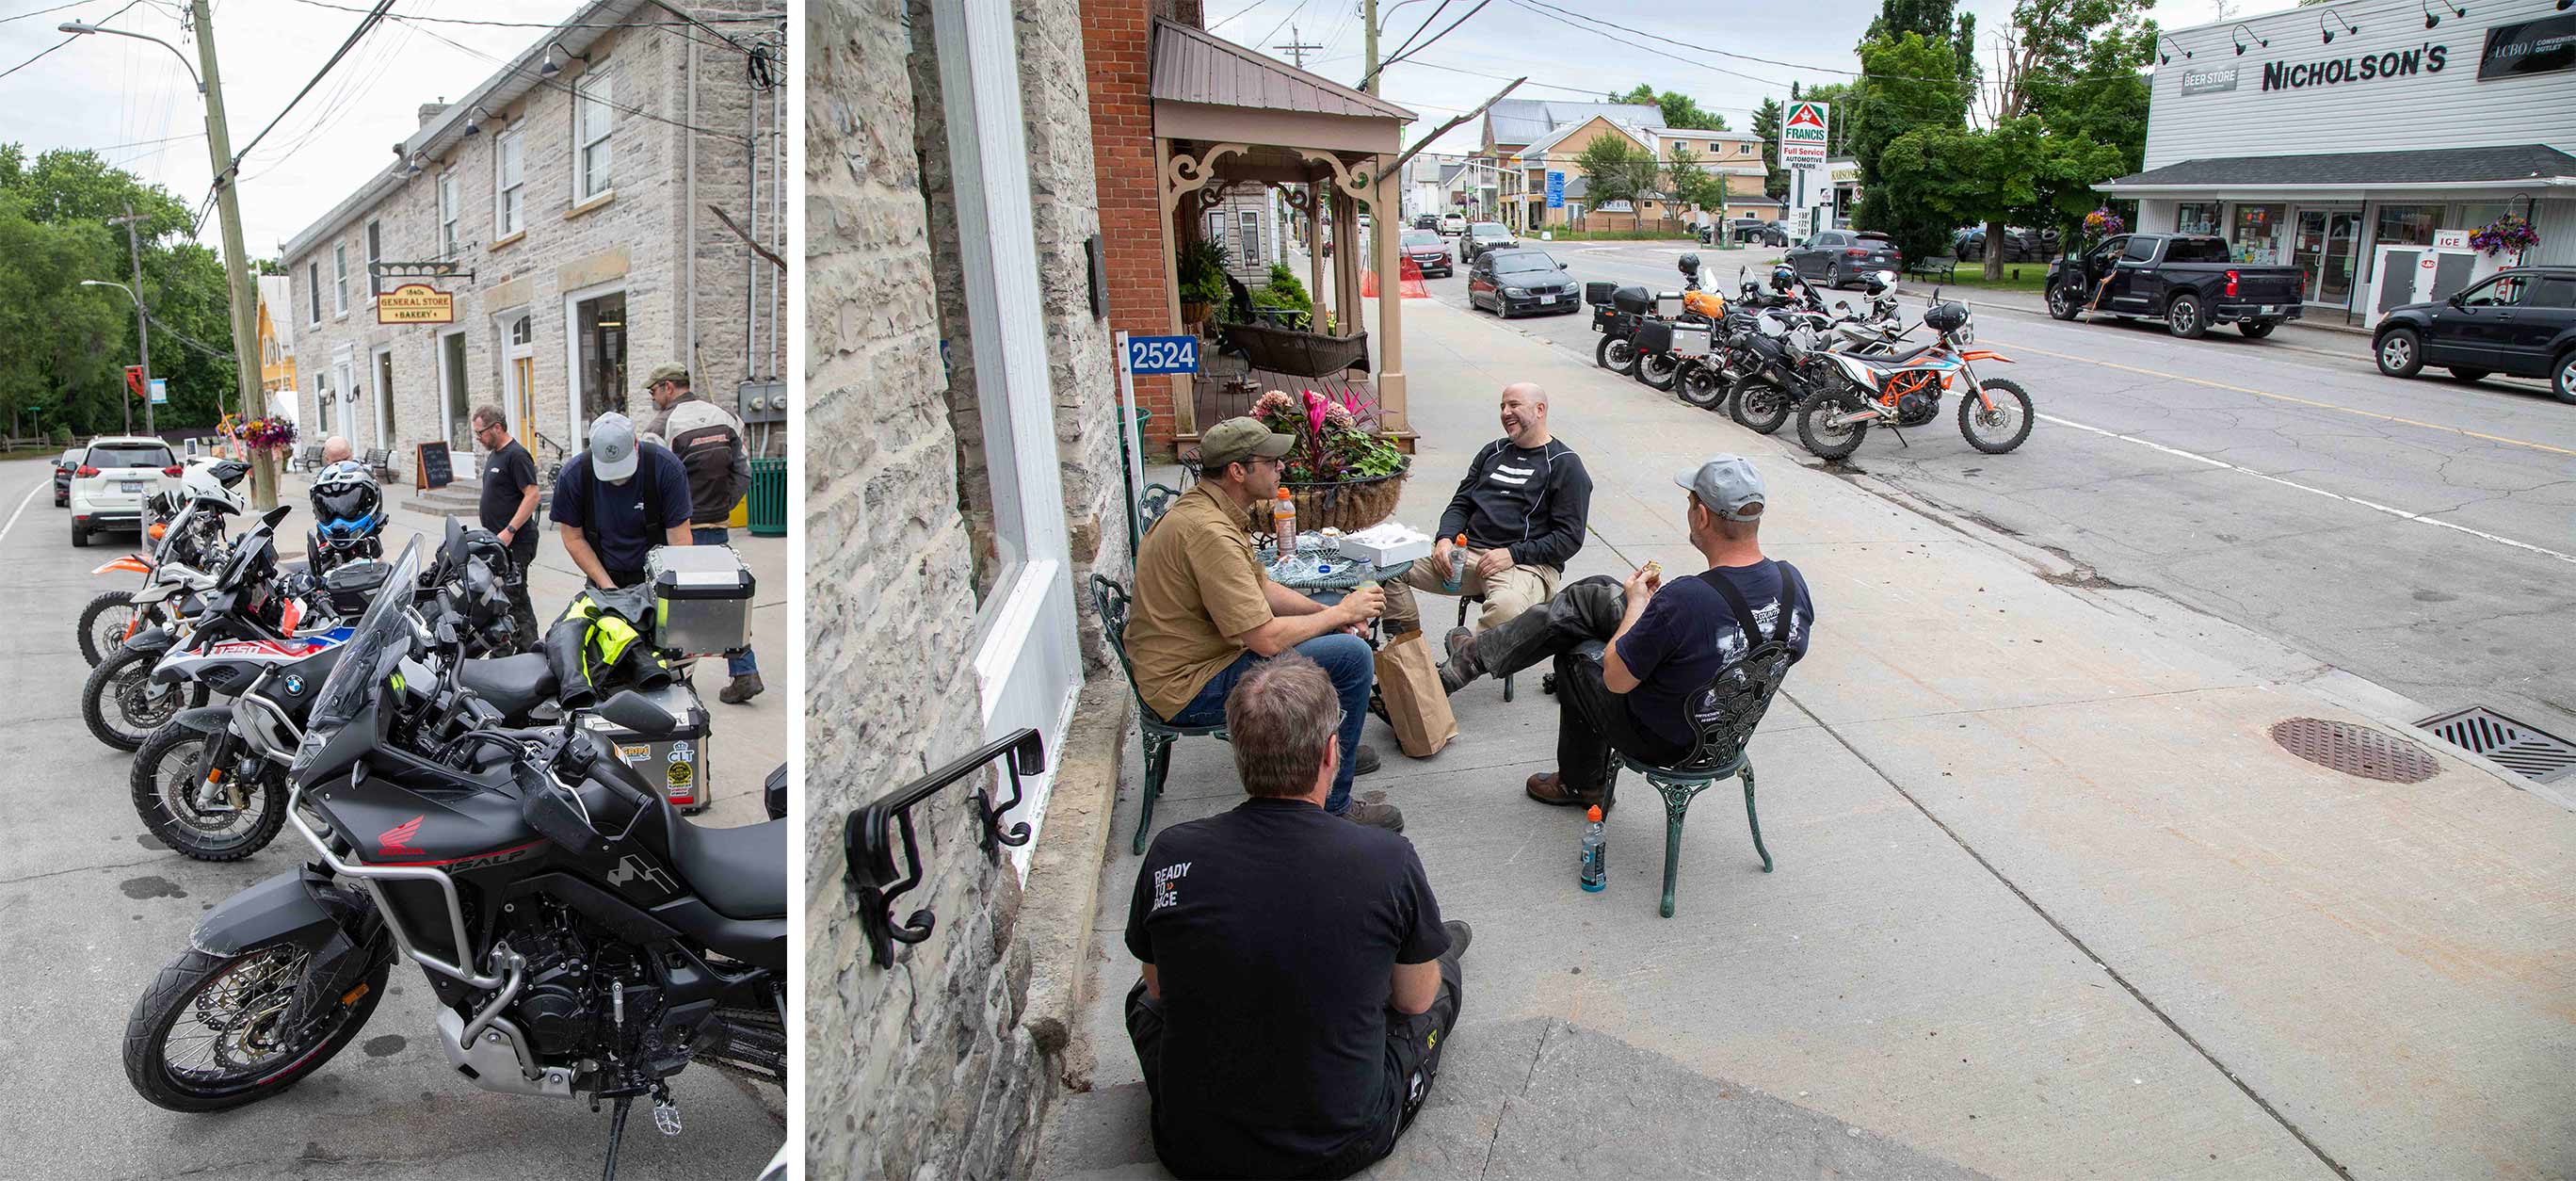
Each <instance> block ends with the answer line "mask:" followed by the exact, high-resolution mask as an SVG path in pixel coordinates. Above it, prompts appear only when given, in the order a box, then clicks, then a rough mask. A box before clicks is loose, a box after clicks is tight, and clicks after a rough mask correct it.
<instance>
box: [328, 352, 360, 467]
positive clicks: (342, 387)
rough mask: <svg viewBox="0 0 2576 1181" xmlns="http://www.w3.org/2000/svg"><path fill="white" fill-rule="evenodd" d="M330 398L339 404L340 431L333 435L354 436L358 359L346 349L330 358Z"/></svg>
mask: <svg viewBox="0 0 2576 1181" xmlns="http://www.w3.org/2000/svg"><path fill="white" fill-rule="evenodd" d="M331 396H332V397H333V398H335V399H337V400H338V401H339V403H340V405H339V406H338V407H337V408H336V409H338V410H339V411H340V414H339V415H338V417H339V420H340V429H339V430H338V431H337V432H335V433H337V434H339V435H341V436H343V437H346V436H349V435H354V434H356V433H357V417H358V359H357V357H356V356H354V355H352V354H351V353H350V352H349V351H348V350H347V349H342V350H340V351H339V352H338V353H337V354H335V355H333V357H332V358H331ZM351 445H353V446H354V445H355V441H354V440H352V444H351Z"/></svg>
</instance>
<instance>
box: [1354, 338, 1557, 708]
mask: <svg viewBox="0 0 2576 1181" xmlns="http://www.w3.org/2000/svg"><path fill="white" fill-rule="evenodd" d="M1502 419H1503V437H1502V438H1500V439H1496V440H1494V441H1493V442H1491V443H1488V444H1486V445H1485V449H1484V450H1482V451H1479V452H1477V453H1476V458H1475V459H1474V460H1472V461H1470V462H1469V463H1468V464H1467V475H1466V478H1465V479H1462V480H1460V481H1458V492H1457V494H1456V495H1454V496H1452V497H1450V498H1449V508H1448V510H1447V511H1445V512H1443V513H1441V514H1440V533H1439V538H1438V540H1436V541H1434V542H1432V543H1431V556H1430V557H1428V558H1424V559H1422V560H1420V561H1417V562H1415V563H1414V564H1413V565H1412V566H1410V567H1408V568H1407V569H1406V570H1405V572H1404V574H1403V576H1402V577H1401V578H1400V579H1399V580H1398V581H1395V582H1390V583H1388V584H1387V587H1386V630H1387V633H1388V634H1389V635H1401V634H1403V633H1405V632H1408V631H1416V630H1419V629H1420V628H1421V627H1422V610H1421V608H1420V607H1419V606H1417V605H1416V604H1415V602H1414V598H1413V592H1414V591H1417V590H1421V591H1430V592H1432V593H1434V594H1444V595H1483V596H1484V597H1485V609H1484V611H1483V612H1482V613H1480V614H1479V615H1478V616H1477V619H1476V623H1477V626H1478V627H1482V628H1494V627H1500V626H1502V625H1503V624H1506V623H1509V622H1511V621H1512V620H1514V619H1517V618H1519V617H1520V614H1521V613H1522V612H1524V611H1527V610H1529V609H1530V608H1532V607H1535V606H1538V605H1539V604H1541V603H1544V602H1546V601H1548V599H1549V598H1550V597H1551V596H1553V595H1555V594H1556V584H1557V582H1558V580H1560V579H1562V578H1564V577H1565V564H1566V563H1567V562H1568V561H1570V560H1572V559H1573V557H1574V555H1575V554H1576V553H1577V552H1579V551H1580V550H1582V548H1583V529H1584V522H1585V518H1586V517H1588V516H1589V515H1590V514H1591V511H1592V475H1591V473H1589V472H1586V471H1585V470H1583V460H1582V459H1581V458H1580V457H1579V456H1577V455H1575V454H1574V449H1573V448H1570V447H1568V446H1566V445H1565V444H1564V443H1563V442H1561V441H1559V440H1558V439H1557V438H1556V437H1555V436H1554V435H1552V434H1550V433H1548V428H1547V391H1546V390H1543V389H1540V388H1539V387H1538V386H1537V385H1536V384H1535V383H1532V382H1526V381H1525V382H1520V383H1517V384H1514V385H1507V386H1504V387H1503V403H1502ZM1460 534H1465V535H1466V538H1467V569H1466V576H1465V577H1464V578H1462V579H1461V580H1460V582H1459V586H1458V589H1456V590H1451V589H1449V587H1448V583H1449V562H1450V550H1451V548H1452V547H1454V546H1455V545H1456V544H1457V538H1458V536H1459V535H1460ZM1472 634H1474V633H1473V632H1470V631H1469V630H1467V629H1466V628H1463V627H1462V628H1457V629H1454V630H1452V631H1451V632H1450V633H1449V642H1448V647H1449V649H1450V650H1451V651H1455V650H1456V649H1457V647H1458V645H1459V644H1461V643H1463V642H1464V641H1465V640H1466V638H1467V637H1468V636H1470V635H1472ZM1450 688H1451V691H1452V692H1455V691H1456V686H1454V685H1453V686H1451V687H1450Z"/></svg>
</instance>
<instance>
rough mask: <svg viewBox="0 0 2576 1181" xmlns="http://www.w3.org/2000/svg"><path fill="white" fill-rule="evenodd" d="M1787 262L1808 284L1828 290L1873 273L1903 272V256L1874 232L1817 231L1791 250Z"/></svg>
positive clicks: (1851, 282) (1880, 235) (1882, 235)
mask: <svg viewBox="0 0 2576 1181" xmlns="http://www.w3.org/2000/svg"><path fill="white" fill-rule="evenodd" d="M1786 261H1787V262H1788V264H1789V265H1790V266H1793V267H1796V268H1797V269H1798V273H1799V274H1801V275H1804V276H1806V277H1807V279H1809V280H1810V281H1817V282H1822V283H1823V284H1824V285H1825V286H1827V287H1842V286H1846V285H1848V284H1853V283H1859V282H1861V281H1862V276H1865V275H1868V274H1870V273H1871V272H1873V271H1901V270H1904V269H1905V254H1904V252H1903V251H1900V250H1898V249H1897V248H1896V243H1894V242H1891V241H1889V240H1888V237H1887V235H1885V234H1882V233H1879V232H1877V231H1875V230H1862V231H1860V232H1858V233H1854V232H1853V231H1850V230H1818V231H1817V232H1816V236H1815V237H1812V238H1809V239H1807V240H1806V241H1804V242H1801V243H1799V244H1798V245H1797V246H1796V247H1795V248H1794V249H1792V250H1790V251H1789V253H1788V255H1787V259H1786Z"/></svg>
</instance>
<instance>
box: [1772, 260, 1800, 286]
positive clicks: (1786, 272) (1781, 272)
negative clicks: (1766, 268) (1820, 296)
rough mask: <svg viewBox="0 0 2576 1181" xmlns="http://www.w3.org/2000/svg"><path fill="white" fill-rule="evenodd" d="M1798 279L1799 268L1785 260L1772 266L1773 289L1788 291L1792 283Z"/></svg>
mask: <svg viewBox="0 0 2576 1181" xmlns="http://www.w3.org/2000/svg"><path fill="white" fill-rule="evenodd" d="M1797 281H1798V268H1796V267H1793V266H1790V265H1789V264H1787V263H1785V262H1784V263H1781V264H1780V265H1778V266H1776V267H1773V268H1771V290H1773V291H1787V290H1788V289H1789V287H1790V285H1792V284H1794V283H1796V282H1797Z"/></svg>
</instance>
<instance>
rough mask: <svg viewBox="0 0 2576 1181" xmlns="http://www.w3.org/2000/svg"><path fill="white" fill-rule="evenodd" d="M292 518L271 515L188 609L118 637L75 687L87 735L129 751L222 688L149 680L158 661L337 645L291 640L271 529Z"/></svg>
mask: <svg viewBox="0 0 2576 1181" xmlns="http://www.w3.org/2000/svg"><path fill="white" fill-rule="evenodd" d="M291 511H293V510H292V509H290V508H288V507H287V506H285V505H279V506H278V507H276V508H273V509H270V510H269V511H268V512H267V513H266V514H265V515H263V516H262V517H261V518H260V520H259V523H258V524H256V525H254V526H252V527H251V529H250V531H249V532H247V533H244V534H242V536H241V538H240V540H239V541H237V542H236V543H235V544H234V545H233V547H232V549H231V552H229V553H228V554H226V555H225V556H224V561H223V565H222V567H221V568H220V569H219V570H217V571H216V573H215V575H214V579H213V585H211V586H208V587H206V588H205V589H204V590H202V591H199V592H196V593H194V594H193V595H192V596H191V597H192V599H193V600H194V601H193V604H192V606H193V608H194V609H193V610H191V611H190V612H188V613H187V614H185V615H181V616H180V617H179V618H177V619H174V620H172V621H171V622H170V623H169V624H167V625H162V626H153V627H146V628H143V629H141V630H139V631H136V632H135V633H133V634H132V635H129V636H127V637H126V638H125V640H124V642H123V643H122V644H121V645H120V646H119V647H118V648H117V649H116V650H115V651H114V652H112V653H109V654H108V657H107V659H105V660H103V661H100V662H99V666H98V667H97V668H94V669H91V670H90V673H89V681H88V683H86V684H84V685H83V686H81V717H82V720H84V721H86V722H87V723H88V724H89V732H90V733H91V734H93V735H95V736H97V738H98V740H99V741H100V742H103V743H106V744H107V745H108V746H111V747H113V748H115V749H117V750H136V749H139V748H141V747H142V745H143V742H144V740H145V739H147V738H150V737H151V736H152V732H153V731H154V730H157V729H160V728H161V727H162V726H163V725H165V724H167V723H168V722H169V721H170V720H171V719H172V718H174V717H176V716H178V713H179V711H180V710H181V709H182V708H187V707H194V706H202V705H204V704H205V703H206V698H207V695H208V693H209V692H210V691H211V690H226V689H228V688H229V686H227V685H223V684H217V683H215V682H213V681H208V680H193V681H183V680H180V679H177V678H166V679H165V678H161V677H156V676H155V675H154V671H155V668H156V667H157V666H158V665H159V664H160V663H161V661H162V658H163V657H164V656H167V655H169V654H170V653H172V652H182V651H192V650H193V651H198V652H203V653H205V654H209V655H218V656H220V655H232V654H235V653H250V652H257V651H268V650H284V651H292V652H301V651H306V650H308V649H311V648H314V647H316V646H321V647H327V646H330V645H331V644H335V643H338V642H339V638H338V637H336V636H334V635H333V634H332V633H331V631H330V630H329V629H328V628H320V629H315V632H314V634H311V635H304V634H298V632H297V630H296V629H297V627H298V625H299V624H300V623H302V622H303V608H302V605H301V604H300V603H297V602H296V601H295V600H294V598H293V596H291V595H288V594H286V593H285V592H284V588H283V586H282V585H281V581H280V578H279V573H278V568H277V546H276V541H275V534H276V531H277V523H278V522H279V521H281V520H283V519H285V517H286V514H287V513H289V512H291Z"/></svg>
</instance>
